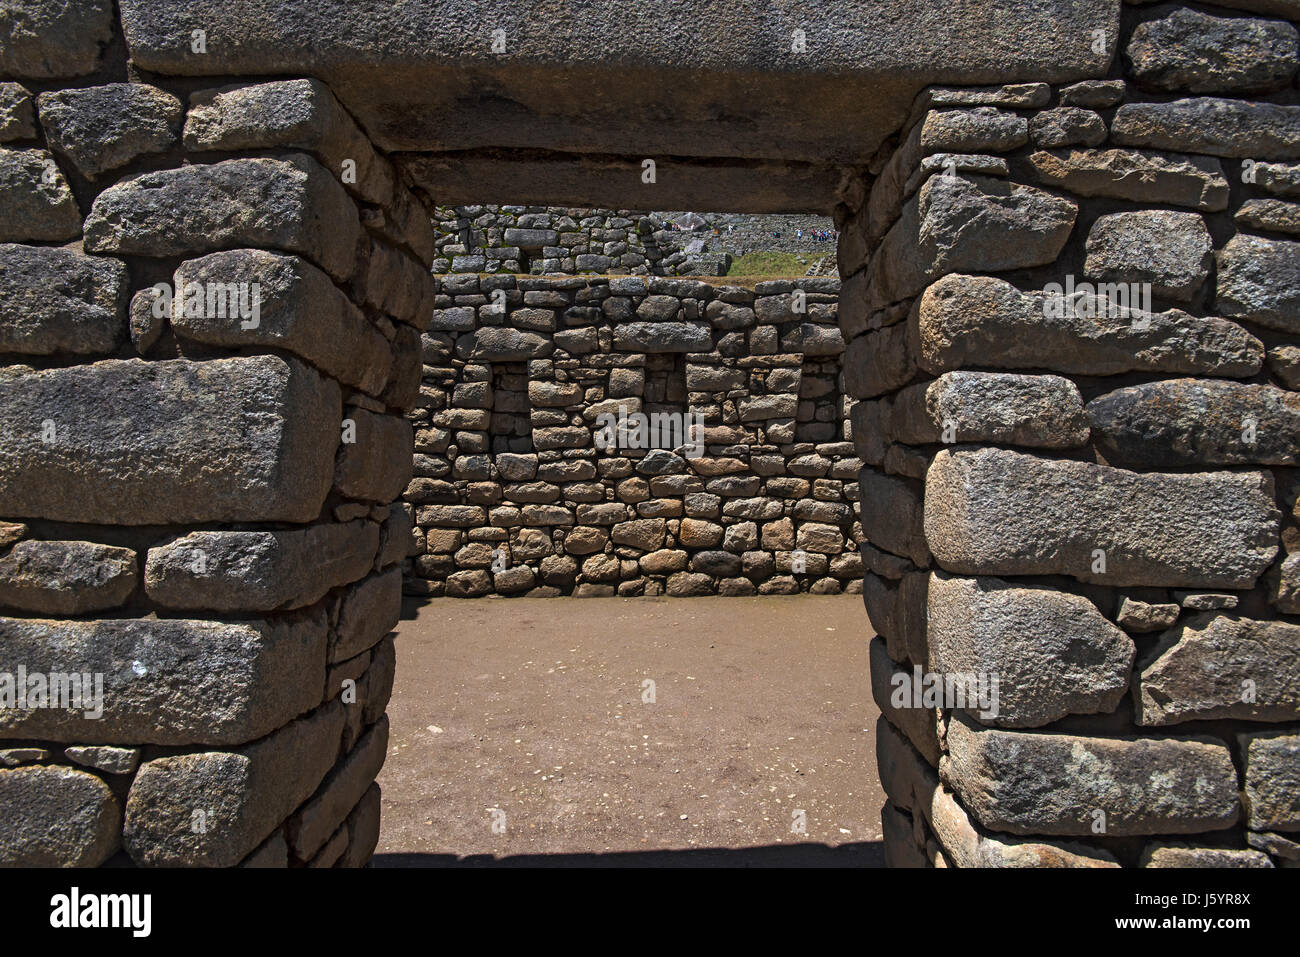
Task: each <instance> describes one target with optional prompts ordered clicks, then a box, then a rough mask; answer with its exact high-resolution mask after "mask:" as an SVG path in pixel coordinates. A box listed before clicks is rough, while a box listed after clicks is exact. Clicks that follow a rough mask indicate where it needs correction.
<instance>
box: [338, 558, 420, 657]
mask: <svg viewBox="0 0 1300 957" xmlns="http://www.w3.org/2000/svg"><path fill="white" fill-rule="evenodd" d="M401 613H402V570H401V568H390V569H388V570H387V571H384V572H379V573H377V574H375V575H371V576H370V577H369V578H367V579H365V580H364V581H360V582H357V584H355V585H353V586H351V587H350V588H348V590H347V591H346V592H345V593H344V594H343V597H342V599H341V601H340V602H339V614H338V623H337V624H336V625H335V626H334V632H333V635H332V636H331V639H330V652H329V660H330V662H331V663H334V662H338V661H347V660H348V659H349V658H353V657H355V656H357V655H359V654H361V652H363V651H365V650H367V649H368V648H372V647H374V646H375V644H377V643H378V642H379V641H380V640H381V639H383V637H384V636H385V635H387V634H388V633H389V632H390V631H392V630H393V629H394V628H396V627H397V620H398V618H399V617H400V615H401Z"/></svg>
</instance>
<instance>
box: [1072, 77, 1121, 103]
mask: <svg viewBox="0 0 1300 957" xmlns="http://www.w3.org/2000/svg"><path fill="white" fill-rule="evenodd" d="M1124 93H1125V86H1124V81H1123V80H1080V81H1079V82H1078V83H1072V84H1070V85H1069V86H1067V87H1063V88H1061V89H1060V90H1059V91H1058V92H1057V98H1058V99H1059V100H1060V101H1061V105H1062V106H1083V107H1087V108H1088V109H1093V110H1095V109H1101V108H1103V107H1107V106H1115V105H1116V104H1117V103H1122V102H1123V100H1124Z"/></svg>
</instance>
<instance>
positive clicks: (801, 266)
mask: <svg viewBox="0 0 1300 957" xmlns="http://www.w3.org/2000/svg"><path fill="white" fill-rule="evenodd" d="M820 258H821V257H820V256H808V255H805V254H803V253H780V252H755V253H745V255H743V256H739V257H737V258H736V259H733V260H732V261H731V268H730V269H729V270H727V275H728V276H802V275H803V274H804V273H805V272H807V271H808V267H809V266H810V265H811V264H812V263H813V261H814V260H815V259H820Z"/></svg>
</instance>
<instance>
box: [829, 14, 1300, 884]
mask: <svg viewBox="0 0 1300 957" xmlns="http://www.w3.org/2000/svg"><path fill="white" fill-rule="evenodd" d="M1234 6H1236V5H1234ZM1240 6H1241V7H1243V8H1253V7H1255V6H1256V4H1253V3H1242V4H1240ZM1267 12H1270V13H1281V12H1285V13H1287V14H1288V15H1290V14H1294V13H1296V11H1294V10H1293V8H1292V7H1291V6H1290V5H1280V4H1279V5H1272V6H1269V7H1268V9H1267ZM1297 36H1298V35H1297V30H1296V28H1295V26H1294V25H1293V24H1292V23H1289V22H1287V21H1286V20H1282V19H1276V18H1274V17H1269V16H1256V15H1252V14H1250V13H1248V12H1244V11H1242V10H1233V11H1225V10H1215V11H1211V10H1202V9H1200V8H1190V7H1170V6H1162V7H1152V8H1147V7H1142V8H1138V9H1133V8H1129V9H1126V11H1125V16H1124V31H1123V36H1122V38H1121V39H1122V50H1123V57H1122V73H1121V64H1117V65H1116V69H1115V72H1114V74H1113V76H1112V78H1110V79H1106V80H1095V81H1084V82H1079V83H1072V84H1068V85H1055V86H1049V85H1047V84H1041V83H1026V84H1019V85H1013V86H1004V87H992V88H978V89H974V88H970V89H931V90H928V91H926V92H925V93H924V94H923V95H922V97H921V98H920V100H919V101H918V102H917V104H916V107H915V109H914V111H913V114H912V117H911V119H910V120H909V122H908V124H907V126H906V127H905V128H904V129H903V130H902V132H901V133H900V135H899V137H898V139H897V142H896V145H895V146H894V147H893V148H892V149H891V150H887V151H885V152H883V153H882V154H881V155H880V157H879V158H878V160H877V161H876V162H875V163H874V165H873V170H872V171H873V172H875V173H877V174H878V178H877V180H876V181H875V185H874V188H873V189H872V190H871V192H870V196H869V198H868V199H866V200H865V201H864V202H862V203H861V204H860V205H859V206H858V208H856V209H852V210H850V209H848V208H841V210H840V218H841V221H842V222H843V224H844V225H843V236H842V239H841V244H840V249H839V262H840V267H841V270H842V273H843V274H844V275H845V277H846V278H845V280H844V292H843V296H842V299H841V305H840V323H841V326H842V328H843V330H844V336H845V339H846V340H847V350H846V357H845V378H846V382H847V384H848V388H849V390H850V392H851V394H852V395H853V396H854V397H855V398H857V399H858V400H860V401H858V402H857V404H856V405H855V406H854V407H853V411H852V417H853V430H852V431H853V437H854V441H855V443H856V445H857V449H858V454H859V455H860V457H861V458H862V459H863V461H864V462H865V463H866V467H865V468H864V470H863V472H862V476H861V479H860V481H859V489H860V492H861V495H862V510H861V516H862V527H863V531H864V535H865V540H866V541H865V543H864V544H863V545H862V553H863V563H864V564H865V565H866V566H867V569H868V570H867V573H866V575H865V581H864V599H865V602H866V605H867V609H868V612H869V614H870V617H871V621H872V624H873V626H874V628H875V630H876V631H877V632H878V633H879V636H880V637H878V638H876V639H874V640H873V642H872V684H873V688H874V690H875V697H876V700H877V703H878V704H879V706H880V708H881V710H882V712H883V713H884V717H883V718H882V719H881V720H880V722H879V725H878V729H877V748H878V757H879V765H880V772H881V777H882V780H883V782H884V785H885V788H886V791H887V792H888V795H889V803H888V804H887V805H886V807H885V809H884V811H883V825H884V830H885V836H886V848H887V854H888V857H889V861H890V863H892V864H895V865H907V866H996V867H1018V866H1040V865H1059V866H1071V867H1075V866H1077V867H1114V866H1117V865H1127V866H1132V865H1139V866H1145V867H1169V866H1230V867H1270V866H1283V867H1290V866H1296V865H1297V863H1300V843H1298V842H1297V841H1298V840H1300V834H1298V833H1297V832H1300V789H1298V788H1297V787H1296V782H1297V781H1298V780H1300V694H1298V692H1297V689H1300V654H1298V653H1297V649H1300V617H1297V614H1298V613H1300V602H1298V601H1297V594H1300V528H1298V527H1297V519H1298V518H1300V513H1297V510H1296V495H1297V490H1298V486H1300V482H1298V479H1300V473H1298V472H1297V469H1296V466H1297V464H1298V456H1300V392H1297V391H1296V390H1297V388H1300V350H1298V349H1297V347H1296V337H1297V333H1300V304H1298V303H1297V299H1296V289H1297V288H1298V287H1300V241H1297V237H1298V236H1300V205H1297V204H1296V202H1294V200H1295V198H1296V196H1297V195H1300V186H1298V185H1297V184H1300V165H1297V161H1298V160H1300V106H1296V105H1294V104H1295V103H1296V94H1295V88H1294V83H1295V76H1296V70H1297ZM932 675H937V676H940V677H943V678H947V679H951V678H953V677H954V676H968V683H967V684H966V685H965V687H964V688H962V689H961V690H967V691H969V692H970V695H969V696H967V697H966V698H965V699H963V698H962V697H960V696H959V695H958V693H957V692H958V690H959V689H958V688H957V687H954V686H952V685H949V686H947V689H946V694H941V695H937V696H930V697H927V691H926V689H928V688H931V685H929V684H927V683H926V682H927V681H928V680H929V679H930V676H932ZM993 677H996V678H997V679H998V681H999V683H998V685H997V687H996V689H992V686H991V681H989V680H988V679H990V678H993ZM990 690H996V692H997V693H996V695H989V694H986V693H985V692H988V691H990ZM936 705H938V707H936Z"/></svg>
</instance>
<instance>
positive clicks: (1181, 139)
mask: <svg viewBox="0 0 1300 957" xmlns="http://www.w3.org/2000/svg"><path fill="white" fill-rule="evenodd" d="M1110 135H1111V140H1112V141H1113V142H1115V143H1117V144H1119V145H1120V146H1145V147H1149V148H1151V149H1157V150H1174V151H1182V152H1188V153H1205V154H1207V155H1209V156H1233V157H1242V158H1252V159H1259V160H1285V159H1296V158H1297V157H1300V107H1297V106H1277V105H1275V104H1272V103H1251V102H1246V101H1243V100H1221V99H1215V98H1214V97H1192V98H1190V99H1185V100H1174V101H1173V102H1171V103H1126V104H1124V105H1123V106H1121V107H1120V108H1119V109H1118V110H1116V111H1115V118H1114V120H1112V121H1111V125H1110Z"/></svg>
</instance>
